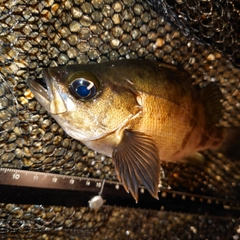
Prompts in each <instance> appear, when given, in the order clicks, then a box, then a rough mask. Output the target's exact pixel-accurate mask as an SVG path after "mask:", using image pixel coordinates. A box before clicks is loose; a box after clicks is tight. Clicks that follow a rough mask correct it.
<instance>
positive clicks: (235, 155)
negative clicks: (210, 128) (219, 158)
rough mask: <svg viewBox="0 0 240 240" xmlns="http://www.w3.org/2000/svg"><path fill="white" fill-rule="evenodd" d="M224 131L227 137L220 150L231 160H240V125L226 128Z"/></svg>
mask: <svg viewBox="0 0 240 240" xmlns="http://www.w3.org/2000/svg"><path fill="white" fill-rule="evenodd" d="M224 131H225V132H224V133H225V138H224V140H223V143H222V145H221V147H220V148H219V149H218V151H219V152H221V153H223V154H224V155H225V156H226V157H227V158H229V159H231V160H235V161H237V160H240V127H231V128H225V129H224Z"/></svg>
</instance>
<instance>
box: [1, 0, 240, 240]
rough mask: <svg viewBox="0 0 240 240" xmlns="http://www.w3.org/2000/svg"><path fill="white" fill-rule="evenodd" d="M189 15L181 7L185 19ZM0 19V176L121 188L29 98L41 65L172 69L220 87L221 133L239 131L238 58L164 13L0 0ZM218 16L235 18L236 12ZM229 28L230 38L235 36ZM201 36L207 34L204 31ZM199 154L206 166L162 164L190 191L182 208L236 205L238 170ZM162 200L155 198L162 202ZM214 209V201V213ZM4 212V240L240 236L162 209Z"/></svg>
mask: <svg viewBox="0 0 240 240" xmlns="http://www.w3.org/2000/svg"><path fill="white" fill-rule="evenodd" d="M179 2H180V1H176V3H179ZM202 2H203V1H194V3H196V4H201V3H202ZM204 2H206V1H204ZM207 2H208V3H209V4H213V3H214V2H215V1H210V0H209V1H207ZM231 2H232V1H231ZM231 2H230V1H229V4H230V3H231ZM221 4H222V3H219V4H218V6H220V5H221ZM188 5H189V4H188ZM177 9H178V8H177ZM191 9H192V8H186V11H187V13H189V12H190V10H191ZM0 12H1V15H0V74H1V75H0V83H1V85H0V133H1V134H0V166H1V167H2V168H15V169H25V170H35V171H42V172H51V173H61V174H64V175H73V176H81V177H94V178H98V179H106V180H113V181H117V178H116V175H115V170H114V167H113V164H112V160H111V159H110V158H107V157H105V156H102V155H100V154H97V153H96V152H94V151H92V150H89V149H88V148H87V147H85V146H84V145H82V144H81V143H80V142H78V141H76V140H74V139H72V138H70V137H69V136H67V135H66V134H65V133H64V131H63V130H62V129H61V128H60V127H59V125H58V124H57V123H56V122H55V121H54V120H53V119H52V118H51V117H50V116H49V115H48V114H47V112H46V111H45V110H44V109H43V108H42V107H41V105H40V104H39V103H38V102H37V101H36V99H35V98H34V96H33V95H32V93H31V92H30V91H29V88H28V86H27V85H26V79H29V78H39V79H41V77H42V76H41V74H42V68H44V67H50V66H51V67H53V66H59V65H70V64H75V63H89V64H90V63H93V62H96V63H98V62H103V61H108V60H118V59H125V58H127V59H140V58H145V59H153V60H158V61H163V62H166V63H170V64H174V65H177V66H180V67H181V68H183V69H185V70H186V71H187V72H188V73H189V74H191V76H192V81H193V83H194V84H200V85H205V84H206V83H208V82H212V81H214V82H217V83H218V84H219V86H220V89H221V92H222V93H223V99H222V104H223V107H224V109H223V116H222V118H221V119H220V123H219V125H220V126H223V127H239V126H240V114H239V109H240V103H239V101H240V94H239V87H240V86H239V78H240V70H239V68H237V66H236V65H237V64H235V62H234V56H236V55H234V54H233V55H231V54H228V52H227V53H226V54H225V52H224V51H220V52H219V51H216V50H214V49H217V50H219V49H218V47H216V46H215V45H214V43H213V46H214V48H212V47H211V46H209V45H206V44H204V41H203V42H201V38H200V37H199V39H200V40H199V39H198V40H197V41H196V40H192V39H191V38H189V36H185V33H184V32H183V33H182V29H183V28H182V27H181V26H180V24H179V26H178V27H177V26H175V25H174V24H172V23H171V21H168V19H169V16H165V14H168V13H167V12H164V13H161V12H160V13H158V12H154V11H153V10H151V9H150V8H149V6H148V4H147V3H146V2H144V1H138V0H136V1H134V0H122V1H120V0H119V1H112V0H105V1H104V0H103V1H100V0H92V1H54V0H49V1H40V2H39V1H27V0H25V1H20V0H15V1H14V0H12V1H11V0H5V1H4V0H2V1H0ZM222 12H223V13H224V14H227V15H228V16H229V15H231V16H233V15H234V16H236V14H237V13H238V10H237V8H224V9H223V8H222ZM209 14H211V13H209ZM188 15H189V16H190V13H189V14H188ZM214 16H215V15H212V18H214ZM234 19H237V20H238V21H239V17H235V18H234ZM223 21H224V23H225V25H227V24H228V22H227V20H226V19H223ZM187 22H189V21H188V20H187ZM195 24H196V25H197V26H198V23H197V22H195ZM199 24H200V26H202V25H203V23H202V22H201V23H199ZM210 24H211V23H210ZM231 29H233V30H231V31H232V32H234V33H235V35H234V36H236V34H237V33H236V32H237V29H236V30H235V29H234V28H231ZM191 31H192V30H191ZM220 31H221V30H220ZM199 34H200V35H206V34H208V31H207V30H206V29H205V28H202V27H201V28H200V30H199ZM233 38H234V37H233V36H231V39H233ZM203 40H204V39H203ZM208 44H209V42H208ZM210 44H212V43H210ZM234 49H236V47H234ZM238 49H239V48H238ZM222 53H223V54H222ZM232 56H233V57H232ZM228 57H229V59H230V60H231V61H232V62H231V61H230V60H229V59H228ZM236 58H238V57H236ZM234 64H235V65H234ZM16 101H17V102H16ZM204 154H205V157H206V158H207V164H206V165H204V166H194V165H190V164H173V163H163V168H164V171H165V176H166V179H165V181H166V182H167V184H168V185H169V186H171V188H172V189H173V190H175V191H181V192H183V193H186V195H182V202H181V204H183V205H184V201H185V199H186V198H187V199H189V200H190V201H192V202H194V201H195V198H194V196H195V194H199V195H203V196H208V197H209V204H210V203H212V201H213V200H212V199H213V198H214V199H215V198H222V199H225V200H226V201H229V200H232V201H237V202H238V201H239V196H240V188H239V183H240V180H239V170H240V166H239V164H240V163H239V162H233V161H231V160H230V159H227V158H225V157H224V156H223V155H222V154H220V153H213V152H210V151H208V152H205V153H204ZM103 191H104V190H103ZM187 194H190V195H187ZM166 195H167V193H163V194H162V195H161V193H160V196H161V197H162V198H164V197H165V196H166ZM170 196H171V198H172V199H174V198H175V197H176V196H175V195H174V193H172V194H171V193H170ZM26 197H27V196H26ZM140 200H141V199H140ZM217 204H218V203H217V201H215V200H214V203H213V206H215V205H216V206H217ZM0 207H1V209H0V221H1V225H0V234H1V236H2V237H6V236H7V237H8V238H9V239H16V238H17V239H31V238H36V237H37V238H39V239H56V238H58V239H128V238H129V239H171V238H179V239H186V238H190V239H199V238H200V239H201V238H202V239H206V238H209V239H227V238H228V239H229V238H233V239H239V232H240V231H239V225H240V221H239V218H238V217H232V216H230V217H228V216H221V217H217V216H214V215H213V216H209V215H203V214H201V215H196V214H191V212H190V213H179V212H178V213H174V212H169V211H164V206H163V208H162V210H161V211H153V210H151V209H150V210H147V209H145V210H144V209H132V208H121V207H110V206H106V207H103V208H102V209H100V210H99V211H98V212H97V213H96V212H93V211H92V210H90V209H89V208H86V207H66V206H42V205H20V204H14V203H2V204H1V205H0ZM150 207H151V206H149V208H150ZM226 207H227V206H226ZM235 207H236V209H239V206H238V205H236V206H235ZM136 219H137V221H136Z"/></svg>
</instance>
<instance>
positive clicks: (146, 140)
mask: <svg viewBox="0 0 240 240" xmlns="http://www.w3.org/2000/svg"><path fill="white" fill-rule="evenodd" d="M112 158H113V162H114V165H115V169H116V172H117V177H118V180H119V181H120V182H122V184H123V186H124V188H125V190H126V191H127V192H129V191H130V192H131V194H132V196H133V197H134V199H135V200H136V202H137V201H138V187H139V186H140V185H141V184H142V185H144V186H145V187H146V189H147V190H148V191H149V192H150V194H151V195H152V196H153V197H155V198H157V199H158V190H159V189H158V183H159V177H160V158H159V152H158V148H157V146H156V144H155V142H154V141H153V139H152V138H151V137H150V136H148V135H146V134H144V133H141V132H137V131H132V130H124V132H123V138H122V140H121V142H120V143H119V144H118V145H117V146H116V147H115V149H114V151H113V154H112Z"/></svg>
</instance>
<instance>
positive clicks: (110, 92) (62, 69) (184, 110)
mask: <svg viewBox="0 0 240 240" xmlns="http://www.w3.org/2000/svg"><path fill="white" fill-rule="evenodd" d="M28 86H29V88H30V90H31V92H32V93H33V94H34V96H35V97H36V99H37V100H38V101H39V102H40V104H41V105H42V106H43V107H44V108H45V109H46V110H47V111H48V112H49V114H50V115H51V116H52V117H53V118H54V119H55V120H56V121H57V122H58V124H59V125H60V126H61V127H62V128H63V129H64V131H65V132H66V133H67V134H68V135H69V136H71V137H72V138H74V139H77V140H79V141H80V142H82V143H83V144H85V145H86V146H87V147H89V148H91V149H93V150H95V151H97V152H99V153H101V154H104V155H106V156H109V157H111V158H112V159H113V164H114V166H115V170H116V175H117V178H118V180H119V181H120V182H121V183H122V184H123V186H124V188H125V190H126V191H127V192H130V193H131V194H132V196H133V197H134V199H135V200H136V202H137V201H138V191H139V187H140V186H142V185H143V186H144V187H145V188H146V189H147V190H148V192H149V193H150V194H151V195H152V196H153V197H155V198H157V199H158V192H159V180H160V168H161V162H162V161H166V162H181V161H188V162H193V163H194V162H195V160H196V159H199V156H201V154H200V152H201V151H204V150H206V149H210V150H218V149H221V148H222V149H224V147H223V146H226V144H225V142H226V141H227V142H229V141H230V140H231V138H230V137H229V135H228V134H227V131H226V130H225V129H224V128H221V127H219V126H218V122H219V119H220V118H221V114H222V113H221V112H222V103H221V101H220V100H221V91H220V90H219V86H217V84H216V83H209V84H207V85H206V86H204V87H199V86H194V85H193V84H192V81H191V77H190V76H189V75H188V74H187V73H186V72H185V71H183V70H180V69H178V68H177V67H175V66H173V65H170V64H165V63H160V62H157V61H152V60H139V59H138V60H129V59H125V60H117V61H109V62H103V63H97V64H76V65H67V66H59V67H50V68H45V69H43V78H41V79H32V80H28ZM233 132H235V131H233ZM235 135H236V134H235ZM238 136H239V135H238V134H237V136H234V138H235V139H236V138H238ZM226 139H227V140H226ZM237 144H239V143H237ZM239 146H240V144H239ZM231 147H232V145H231ZM224 151H225V152H227V149H226V147H225V150H224ZM231 151H232V149H231ZM239 155H240V154H239Z"/></svg>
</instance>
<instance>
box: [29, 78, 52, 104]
mask: <svg viewBox="0 0 240 240" xmlns="http://www.w3.org/2000/svg"><path fill="white" fill-rule="evenodd" d="M41 80H43V79H41ZM41 80H39V79H33V78H29V79H27V85H28V87H29V88H30V90H31V91H32V92H33V94H34V95H41V96H42V97H43V98H45V99H46V100H47V101H48V102H49V101H50V98H49V94H48V89H47V85H45V86H46V87H44V86H43V85H42V84H41V83H42V81H41Z"/></svg>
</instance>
